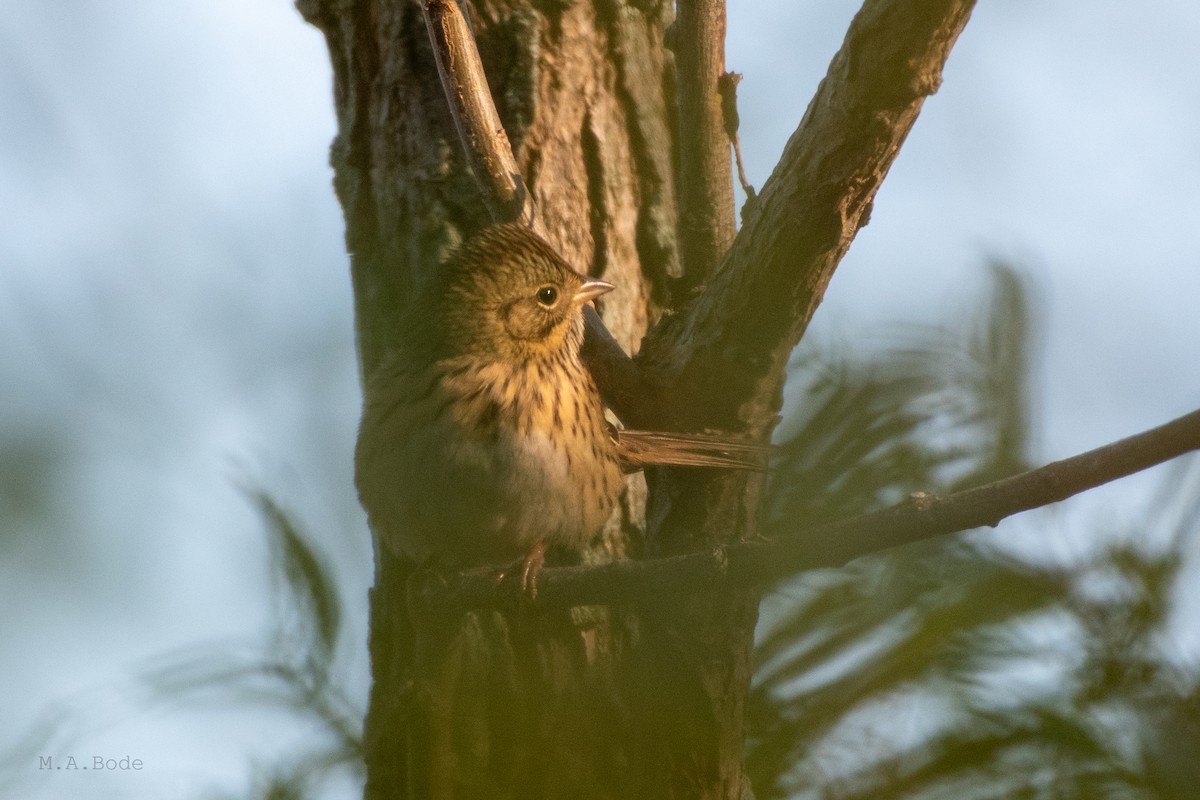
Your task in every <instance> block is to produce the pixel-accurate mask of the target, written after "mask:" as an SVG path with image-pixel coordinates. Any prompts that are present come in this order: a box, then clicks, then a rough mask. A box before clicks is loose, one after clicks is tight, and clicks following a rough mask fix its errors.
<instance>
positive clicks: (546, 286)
mask: <svg viewBox="0 0 1200 800" xmlns="http://www.w3.org/2000/svg"><path fill="white" fill-rule="evenodd" d="M614 288H615V287H614V286H613V284H611V283H609V282H607V281H604V280H600V279H598V278H592V277H588V276H586V275H583V274H580V273H579V272H577V271H576V270H575V269H573V268H572V267H571V266H570V265H569V264H568V263H567V262H566V261H565V260H564V259H563V258H562V257H561V256H559V254H558V253H557V252H556V251H555V250H554V248H553V247H552V246H551V245H550V244H548V243H547V242H546V241H545V240H544V239H542V238H541V237H540V236H538V235H537V234H536V233H534V232H533V231H531V230H529V229H528V228H526V227H524V226H522V225H519V224H515V223H506V224H496V225H491V226H488V227H485V228H483V229H482V230H480V231H479V232H478V233H476V234H475V235H474V236H471V237H469V238H468V239H467V240H466V241H464V242H463V243H462V244H461V245H460V246H459V248H458V249H457V251H456V252H454V253H453V254H452V255H451V256H450V257H449V258H448V259H447V260H446V261H445V262H444V263H443V264H442V265H441V266H440V268H439V269H437V270H436V271H435V272H434V273H433V275H432V276H431V278H430V279H429V280H428V281H427V282H426V283H425V285H424V286H423V287H422V288H421V289H419V290H418V291H417V293H416V295H415V302H412V303H411V304H409V306H408V308H407V310H406V313H405V314H404V315H403V319H402V321H401V323H400V330H399V335H398V336H397V337H396V342H397V344H396V345H395V347H394V348H393V350H392V352H391V353H390V354H389V355H388V356H387V357H385V358H384V359H383V360H382V361H381V363H380V366H379V367H378V368H377V369H375V370H374V372H373V374H372V375H371V376H370V378H369V379H368V380H367V381H366V382H365V385H364V392H363V414H362V420H361V423H360V426H359V434H358V441H357V445H356V448H355V483H356V485H357V489H358V494H359V499H360V501H361V503H362V505H363V507H364V508H365V509H366V512H367V516H368V521H369V523H370V526H371V528H372V530H373V531H374V532H375V534H376V536H377V537H378V539H380V540H381V541H382V543H383V546H385V547H387V548H389V549H390V550H391V551H392V552H393V553H395V554H397V555H399V556H401V557H403V558H405V559H407V560H409V561H412V562H415V563H418V564H433V565H436V566H438V567H442V568H466V567H472V566H480V565H485V564H507V563H513V564H515V566H516V568H517V569H519V574H520V587H521V590H522V591H523V592H524V593H525V594H527V595H528V596H530V597H536V595H537V575H538V572H539V571H540V570H541V568H542V565H543V563H544V560H545V552H546V548H548V547H560V548H566V549H567V550H575V551H578V550H581V549H582V548H583V547H584V546H586V545H587V544H588V543H589V542H590V541H591V540H592V539H593V538H594V537H595V536H596V535H597V534H598V533H599V532H600V530H601V529H602V528H603V526H604V523H605V522H606V521H607V520H608V518H609V516H610V515H611V512H612V510H613V508H614V507H615V505H616V503H617V501H618V499H619V497H620V494H621V491H622V490H623V487H624V480H623V476H624V474H625V473H626V472H627V471H630V470H634V469H637V468H641V467H645V466H647V465H650V464H676V465H691V466H716V467H720V466H746V465H747V464H748V463H750V460H751V459H752V458H753V453H754V448H753V446H747V445H746V444H745V443H744V442H741V441H740V440H736V439H735V438H733V437H729V436H725V435H718V434H676V433H670V432H658V431H631V430H618V429H616V428H615V427H614V426H613V425H612V424H611V423H610V422H609V421H608V420H607V419H606V416H605V409H604V405H603V403H602V401H601V397H600V392H599V390H598V388H597V385H596V382H595V380H594V379H593V377H592V375H591V373H590V372H589V371H588V369H587V367H586V365H585V364H584V363H583V361H582V360H581V358H580V348H581V346H582V344H583V338H584V327H585V326H584V317H583V307H584V305H585V304H587V303H590V302H592V301H594V300H595V299H596V298H598V297H601V296H602V295H604V294H606V293H608V292H610V291H612V290H613V289H614ZM748 454H750V456H749V458H748Z"/></svg>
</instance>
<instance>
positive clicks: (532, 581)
mask: <svg viewBox="0 0 1200 800" xmlns="http://www.w3.org/2000/svg"><path fill="white" fill-rule="evenodd" d="M545 565H546V543H545V542H538V543H537V544H535V545H534V546H533V548H532V549H531V550H530V551H529V553H528V554H527V555H526V556H525V557H524V558H522V559H521V560H519V561H517V562H516V563H514V564H513V565H512V566H510V567H507V568H505V570H504V571H503V572H501V573H500V576H499V578H498V579H497V581H498V582H503V581H505V580H506V579H507V578H508V576H509V575H510V574H512V572H513V571H514V570H516V571H517V575H519V576H520V579H521V584H520V591H521V594H523V595H525V596H526V597H528V598H529V599H530V600H536V599H537V594H538V588H537V579H538V575H539V574H540V573H541V571H542V567H544V566H545Z"/></svg>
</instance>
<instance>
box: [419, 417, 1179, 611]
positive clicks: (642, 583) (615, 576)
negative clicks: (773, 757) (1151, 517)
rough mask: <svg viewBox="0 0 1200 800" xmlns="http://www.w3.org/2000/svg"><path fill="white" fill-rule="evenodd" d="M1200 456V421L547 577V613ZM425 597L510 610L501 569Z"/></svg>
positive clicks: (1031, 504) (987, 522) (865, 545)
mask: <svg viewBox="0 0 1200 800" xmlns="http://www.w3.org/2000/svg"><path fill="white" fill-rule="evenodd" d="M1194 450H1200V411H1193V412H1192V413H1190V414H1187V415H1185V416H1182V417H1180V418H1178V419H1176V420H1173V421H1171V422H1168V423H1167V424H1165V425H1161V426H1159V427H1157V428H1152V429H1151V430H1148V431H1145V432H1143V433H1140V434H1137V435H1136V436H1130V437H1129V438H1127V439H1122V440H1120V441H1118V442H1114V443H1112V444H1108V445H1105V446H1103V447H1099V448H1096V449H1095V450H1090V451H1088V452H1086V453H1082V454H1080V455H1077V456H1073V457H1071V458H1067V459H1063V460H1062V461H1055V462H1053V463H1051V464H1047V465H1046V466H1043V467H1040V468H1038V469H1035V470H1030V471H1029V472H1024V473H1021V474H1019V475H1014V476H1013V477H1010V478H1005V479H1004V480H1000V481H996V482H994V483H989V484H985V485H983V486H979V487H976V488H974V489H967V490H965V491H961V492H956V493H954V494H950V495H946V496H945V497H937V496H935V495H931V494H925V493H923V492H919V493H916V494H914V495H912V496H910V497H909V499H908V500H907V501H905V502H903V503H900V504H899V505H896V506H893V507H891V508H887V509H883V510H881V511H875V512H872V513H869V514H863V515H862V516H858V517H853V518H851V519H847V520H842V521H840V522H833V523H829V524H826V525H819V526H816V527H814V528H809V529H806V530H802V531H799V532H797V533H796V534H793V535H790V536H787V537H784V538H780V539H777V540H774V541H767V542H739V543H736V544H731V545H727V546H724V547H717V548H714V549H712V550H710V551H708V552H701V553H692V554H689V555H683V556H676V557H672V558H664V559H658V560H652V561H622V562H618V563H615V564H606V565H602V566H584V567H560V568H552V569H547V570H545V571H543V572H542V573H541V576H540V577H539V580H538V588H539V596H538V604H539V605H541V606H547V607H556V606H574V605H595V604H603V603H612V602H621V601H637V600H640V599H646V598H661V597H662V595H663V594H664V593H665V592H668V591H679V590H697V589H708V590H710V591H715V589H716V585H717V584H718V583H726V584H730V585H737V586H752V585H762V584H766V583H770V582H772V581H775V580H778V579H780V578H783V577H786V576H788V575H791V574H794V573H796V572H801V571H804V570H808V569H816V568H822V567H839V566H843V565H845V564H846V563H848V562H850V561H853V560H854V559H856V558H861V557H862V556H866V555H871V554H873V553H877V552H880V551H882V550H887V549H889V548H892V547H896V546H899V545H903V544H910V543H912V542H917V541H921V540H923V539H930V538H933V537H935V536H942V535H944V534H948V533H955V532H958V531H963V530H967V529H970V528H977V527H982V526H991V527H995V526H996V525H997V524H999V522H1000V521H1001V520H1003V519H1005V518H1006V517H1009V516H1012V515H1013V514H1017V513H1019V512H1022V511H1028V510H1030V509H1034V508H1039V507H1041V506H1045V505H1049V504H1050V503H1056V502H1058V501H1060V500H1065V499H1066V498H1068V497H1071V496H1073V495H1076V494H1079V493H1080V492H1083V491H1086V490H1088V489H1092V488H1095V487H1097V486H1100V485H1102V484H1105V483H1108V482H1110V481H1113V480H1116V479H1117V478H1122V477H1125V476H1126V475H1132V474H1133V473H1135V472H1140V471H1141V470H1144V469H1147V468H1148V467H1152V466H1154V465H1156V464H1160V463H1162V462H1164V461H1168V460H1170V459H1172V458H1176V457H1177V456H1180V455H1183V454H1185V453H1188V452H1191V451H1194ZM417 596H419V597H420V599H421V602H423V603H426V604H429V605H431V606H432V607H435V608H438V609H440V610H460V611H462V610H467V609H470V608H479V607H491V606H496V605H503V604H505V603H511V602H512V600H513V595H512V593H511V592H510V591H508V590H507V589H506V588H504V587H502V586H501V585H499V584H498V583H497V580H496V571H495V570H494V569H480V570H473V571H471V572H466V573H462V574H459V575H453V576H446V577H440V576H439V577H437V578H436V579H426V581H425V583H424V585H423V586H421V587H419V589H418V591H417Z"/></svg>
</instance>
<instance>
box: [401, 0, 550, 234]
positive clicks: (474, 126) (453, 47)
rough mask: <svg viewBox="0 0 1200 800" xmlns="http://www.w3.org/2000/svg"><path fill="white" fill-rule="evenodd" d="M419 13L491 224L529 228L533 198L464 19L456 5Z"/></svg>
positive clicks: (439, 3)
mask: <svg viewBox="0 0 1200 800" xmlns="http://www.w3.org/2000/svg"><path fill="white" fill-rule="evenodd" d="M421 8H422V10H423V11H424V14H425V26H426V28H428V30H429V41H430V43H431V44H432V45H433V54H434V57H435V59H436V60H437V68H438V75H439V76H440V77H441V80H442V88H443V89H444V90H445V93H446V101H447V102H448V103H449V104H450V113H451V115H452V116H453V117H454V125H455V127H457V128H458V136H459V140H460V141H461V142H462V145H463V150H464V151H465V152H466V156H467V161H468V162H469V163H470V165H471V170H472V172H474V173H475V180H476V182H477V183H478V184H479V188H480V191H481V192H482V193H483V199H484V203H485V204H486V205H487V207H488V210H489V211H490V212H491V215H492V219H494V220H495V221H496V222H515V221H520V222H523V223H525V224H526V225H531V224H532V221H533V206H532V203H531V202H530V200H529V192H528V191H527V190H526V188H525V182H524V181H523V180H522V179H521V173H520V170H519V169H517V161H516V158H514V157H513V151H512V145H510V144H509V141H508V134H506V133H505V132H504V126H503V125H502V124H501V122H500V115H499V114H498V113H497V112H496V104H495V102H494V101H493V100H492V93H491V90H490V89H489V88H488V83H487V77H486V76H485V75H484V72H483V62H482V61H480V59H479V49H478V48H477V47H476V46H475V37H474V36H472V35H471V28H470V26H469V25H468V24H467V19H466V17H464V16H463V13H462V10H461V9H460V8H459V7H458V3H457V2H455V0H425V2H424V3H422V6H421Z"/></svg>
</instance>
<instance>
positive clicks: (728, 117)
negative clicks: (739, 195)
mask: <svg viewBox="0 0 1200 800" xmlns="http://www.w3.org/2000/svg"><path fill="white" fill-rule="evenodd" d="M741 82H742V73H740V72H726V73H725V74H724V75H722V76H721V80H719V81H718V82H717V89H718V90H719V91H720V92H721V118H722V119H723V120H724V121H725V135H726V136H728V137H729V143H730V144H732V145H733V163H734V164H736V165H737V174H738V183H740V184H741V185H742V191H743V192H745V193H746V202H747V203H748V204H749V203H753V202H754V198H755V197H756V195H755V192H754V187H753V186H751V185H750V179H749V178H747V177H746V165H745V164H744V163H742V140H741V138H740V137H739V136H738V128H739V127H741V118H740V116H739V115H738V102H737V87H738V84H739V83H741Z"/></svg>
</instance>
